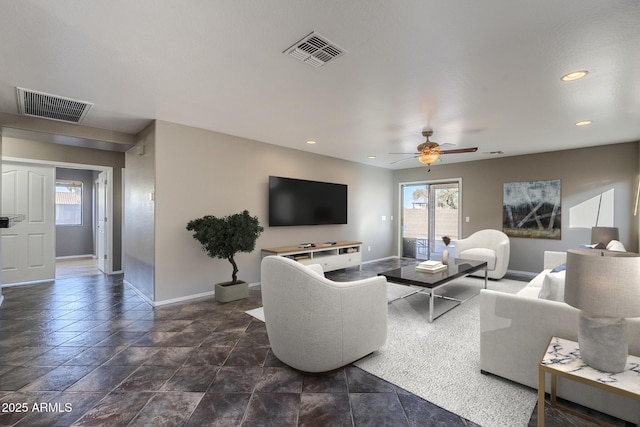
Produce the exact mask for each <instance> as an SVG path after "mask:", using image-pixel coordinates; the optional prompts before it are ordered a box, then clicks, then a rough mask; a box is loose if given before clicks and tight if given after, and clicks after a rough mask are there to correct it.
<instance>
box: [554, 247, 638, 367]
mask: <svg viewBox="0 0 640 427" xmlns="http://www.w3.org/2000/svg"><path fill="white" fill-rule="evenodd" d="M564 299H565V302H566V303H567V304H569V305H571V306H573V307H575V308H578V309H580V310H581V313H580V320H579V325H578V326H579V328H578V343H579V345H580V355H581V357H582V360H583V361H584V362H585V363H586V364H587V365H589V366H591V367H593V368H595V369H598V370H600V371H603V372H611V373H613V372H622V371H623V370H624V368H625V364H626V360H627V355H628V352H629V344H628V343H629V330H628V326H627V321H626V318H627V317H640V255H638V254H634V253H630V252H614V251H607V250H599V249H570V250H568V251H567V273H566V279H565V295H564Z"/></svg>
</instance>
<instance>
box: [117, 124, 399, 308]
mask: <svg viewBox="0 0 640 427" xmlns="http://www.w3.org/2000/svg"><path fill="white" fill-rule="evenodd" d="M155 156H156V161H155V171H156V172H155V188H156V201H155V300H156V301H166V300H171V299H176V298H181V297H184V296H188V295H197V294H202V293H206V292H210V291H212V290H213V285H214V284H215V283H217V282H224V281H229V280H231V265H230V264H229V262H228V261H226V260H220V259H211V258H208V257H207V256H206V254H205V253H204V252H202V250H201V249H200V245H199V243H198V242H197V241H196V240H194V239H193V237H192V235H191V233H190V232H189V231H187V230H186V225H187V223H188V222H189V221H190V220H192V219H194V218H198V217H201V216H204V215H208V214H211V215H216V216H224V215H229V214H233V213H237V212H241V211H242V210H244V209H247V210H249V212H250V213H251V215H254V216H258V218H259V220H260V223H261V224H262V225H263V227H264V228H265V232H264V233H263V234H262V235H261V236H260V238H259V239H258V242H257V245H256V250H255V251H254V252H253V253H251V254H244V253H242V254H239V255H238V256H237V259H236V261H237V262H238V266H239V269H240V272H239V278H240V279H242V280H245V281H248V282H251V283H253V282H258V281H259V280H260V260H261V254H260V248H267V247H273V246H284V245H291V244H297V243H302V242H325V241H333V240H361V241H363V242H364V248H365V252H364V253H363V258H364V259H365V260H371V259H378V258H384V257H388V256H391V248H392V235H393V228H394V227H393V224H392V222H391V221H390V216H391V215H393V174H392V171H390V170H386V169H381V168H376V167H370V166H366V165H362V164H358V163H353V162H348V161H344V160H339V159H335V158H331V157H326V156H321V155H317V154H313V153H308V152H304V151H299V150H293V149H288V148H283V147H279V146H274V145H270V144H265V143H261V142H258V141H253V140H249V139H244V138H238V137H234V136H230V135H225V134H220V133H216V132H211V131H207V130H202V129H196V128H191V127H188V126H183V125H177V124H172V123H167V122H162V121H157V122H156V128H155ZM127 158H128V157H127ZM129 167H130V165H129V163H127V173H129V171H128V169H129ZM269 175H277V176H285V177H291V178H301V179H309V180H317V181H327V182H335V183H341V184H347V185H348V193H349V196H348V197H349V217H348V224H347V225H330V226H313V227H272V228H270V227H268V217H267V216H268V197H267V196H268V177H269ZM127 185H128V184H127ZM128 209H129V207H128V206H127V210H128ZM383 215H384V216H386V218H387V219H386V221H382V219H381V218H382V216H383ZM129 238H130V235H129V233H125V239H129ZM368 246H371V251H370V252H369V251H367V247H368ZM126 274H128V273H126Z"/></svg>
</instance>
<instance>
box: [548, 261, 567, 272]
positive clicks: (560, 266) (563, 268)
mask: <svg viewBox="0 0 640 427" xmlns="http://www.w3.org/2000/svg"><path fill="white" fill-rule="evenodd" d="M566 269H567V263H566V262H564V263H562V264H560V265H559V266H557V267H555V268H553V269H552V270H551V271H550V273H560V272H561V271H565V270H566Z"/></svg>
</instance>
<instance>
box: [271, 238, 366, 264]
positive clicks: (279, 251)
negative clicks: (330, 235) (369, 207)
mask: <svg viewBox="0 0 640 427" xmlns="http://www.w3.org/2000/svg"><path fill="white" fill-rule="evenodd" d="M269 255H277V256H286V257H288V258H291V259H293V260H296V261H298V262H300V263H302V264H305V265H308V264H320V265H321V266H322V269H323V270H324V271H333V270H340V269H341V268H347V267H360V268H362V242H351V241H338V242H330V243H315V246H305V245H296V246H282V247H279V248H267V249H262V256H263V257H265V256H269Z"/></svg>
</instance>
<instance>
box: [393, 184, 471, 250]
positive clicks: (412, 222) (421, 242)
mask: <svg viewBox="0 0 640 427" xmlns="http://www.w3.org/2000/svg"><path fill="white" fill-rule="evenodd" d="M460 194H461V180H460V179H453V180H445V181H429V182H427V181H425V182H411V183H401V184H400V232H399V236H400V245H399V249H400V256H401V257H405V258H415V259H440V258H441V257H442V251H443V249H444V247H445V244H444V242H443V240H442V238H443V237H444V236H447V237H449V238H450V239H451V240H456V239H458V236H459V235H460V225H461V212H462V209H461V208H460V200H461V197H460Z"/></svg>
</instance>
